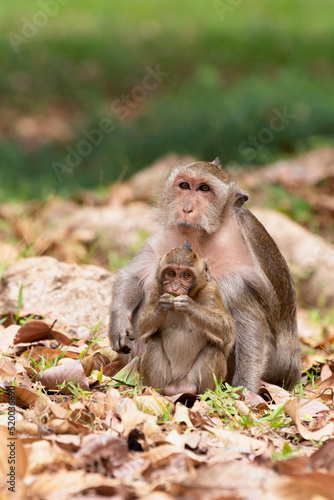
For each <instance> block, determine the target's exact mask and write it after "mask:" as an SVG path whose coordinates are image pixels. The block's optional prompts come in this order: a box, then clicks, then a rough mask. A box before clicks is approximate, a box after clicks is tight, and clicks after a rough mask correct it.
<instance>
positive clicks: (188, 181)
mask: <svg viewBox="0 0 334 500" xmlns="http://www.w3.org/2000/svg"><path fill="white" fill-rule="evenodd" d="M174 191H175V197H176V200H177V213H176V216H177V220H178V223H179V225H184V226H191V227H198V226H201V227H202V226H203V222H204V218H205V214H207V213H208V211H209V207H210V206H211V205H212V201H213V198H214V193H213V190H212V186H211V185H210V182H208V179H200V178H198V177H197V178H196V177H194V176H190V175H180V176H178V177H176V179H175V181H174Z"/></svg>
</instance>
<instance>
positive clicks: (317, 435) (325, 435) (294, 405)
mask: <svg viewBox="0 0 334 500" xmlns="http://www.w3.org/2000/svg"><path fill="white" fill-rule="evenodd" d="M302 407H303V401H302V400H300V398H296V399H291V400H290V401H288V402H287V403H286V404H285V406H284V409H285V411H286V413H287V414H288V415H289V417H291V418H292V420H293V421H294V423H295V424H296V427H297V430H298V432H299V433H300V435H301V436H302V437H303V438H304V439H309V440H313V441H320V440H322V441H324V440H325V439H329V438H330V437H331V435H332V432H333V422H330V423H329V424H327V425H325V427H323V428H322V429H319V430H317V431H313V432H312V431H310V430H309V429H308V428H307V427H306V426H305V425H303V424H302V423H301V421H300V410H301V408H302Z"/></svg>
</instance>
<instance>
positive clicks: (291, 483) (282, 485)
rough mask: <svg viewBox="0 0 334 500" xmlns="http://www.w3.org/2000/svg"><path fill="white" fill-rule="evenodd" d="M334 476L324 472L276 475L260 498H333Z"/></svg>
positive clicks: (285, 499)
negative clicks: (295, 475)
mask: <svg viewBox="0 0 334 500" xmlns="http://www.w3.org/2000/svg"><path fill="white" fill-rule="evenodd" d="M333 491H334V478H333V477H330V476H328V475H327V476H325V475H324V474H322V475H321V474H309V476H308V477H284V476H283V477H278V478H277V479H275V480H274V481H272V482H271V483H270V484H269V486H268V487H267V488H266V491H265V492H264V494H262V495H261V497H260V498H261V500H334V493H333Z"/></svg>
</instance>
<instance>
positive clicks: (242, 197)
mask: <svg viewBox="0 0 334 500" xmlns="http://www.w3.org/2000/svg"><path fill="white" fill-rule="evenodd" d="M248 199H249V196H248V194H246V193H244V192H243V191H240V189H237V190H236V192H235V200H234V205H233V206H235V207H237V208H240V207H242V205H243V204H244V203H245V202H246V201H247V200H248Z"/></svg>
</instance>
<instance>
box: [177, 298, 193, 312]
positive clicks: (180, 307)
mask: <svg viewBox="0 0 334 500" xmlns="http://www.w3.org/2000/svg"><path fill="white" fill-rule="evenodd" d="M193 306H194V301H193V299H191V298H190V297H189V295H178V296H177V297H175V299H174V309H175V311H181V312H186V313H188V314H189V313H191V312H192V310H193Z"/></svg>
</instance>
